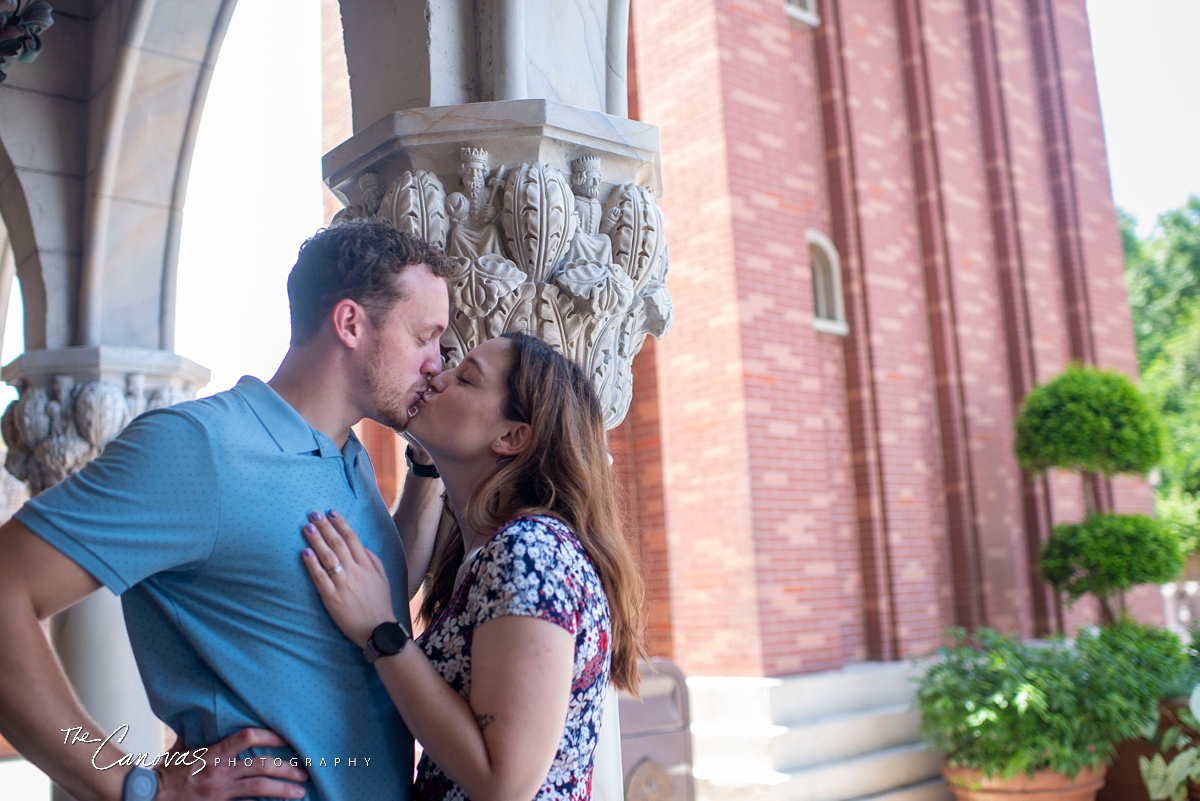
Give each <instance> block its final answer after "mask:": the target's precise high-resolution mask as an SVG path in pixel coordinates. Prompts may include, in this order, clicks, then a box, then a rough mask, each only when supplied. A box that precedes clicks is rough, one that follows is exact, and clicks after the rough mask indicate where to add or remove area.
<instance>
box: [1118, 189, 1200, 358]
mask: <svg viewBox="0 0 1200 801" xmlns="http://www.w3.org/2000/svg"><path fill="white" fill-rule="evenodd" d="M1120 222H1121V235H1122V241H1123V243H1124V245H1125V281H1126V285H1127V286H1128V288H1129V304H1130V306H1131V307H1132V309H1133V324H1134V334H1135V335H1136V336H1137V344H1138V361H1139V362H1140V363H1141V365H1142V368H1143V370H1145V369H1146V367H1147V366H1148V365H1149V364H1150V363H1151V362H1153V361H1154V360H1155V359H1156V358H1158V356H1159V355H1160V353H1161V352H1162V348H1163V344H1164V342H1165V340H1166V339H1167V338H1168V337H1169V336H1170V335H1171V334H1172V332H1175V331H1178V330H1180V329H1181V328H1182V326H1181V320H1182V316H1183V315H1185V314H1186V313H1187V310H1188V308H1189V307H1194V305H1195V304H1194V302H1195V301H1197V300H1198V299H1200V197H1196V196H1194V195H1193V196H1192V197H1190V198H1188V200H1187V202H1186V203H1184V205H1183V206H1181V207H1180V208H1178V209H1174V210H1172V211H1168V212H1167V213H1165V214H1162V215H1160V216H1159V218H1158V225H1157V226H1156V228H1155V231H1154V233H1152V234H1151V235H1150V236H1149V237H1147V238H1145V239H1140V238H1139V237H1138V236H1137V233H1136V231H1135V230H1134V225H1135V221H1134V219H1133V218H1132V217H1131V216H1129V215H1128V214H1126V213H1124V212H1122V213H1121V215H1120Z"/></svg>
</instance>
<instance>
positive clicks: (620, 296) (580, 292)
mask: <svg viewBox="0 0 1200 801" xmlns="http://www.w3.org/2000/svg"><path fill="white" fill-rule="evenodd" d="M553 282H554V283H555V284H557V285H558V286H559V287H561V288H562V289H565V290H566V291H567V292H568V293H569V294H570V295H572V296H574V297H575V301H576V305H577V307H578V309H579V312H580V313H581V314H586V315H590V316H593V317H597V318H601V319H604V318H608V317H612V316H613V315H615V314H620V313H622V312H624V311H626V310H627V309H628V308H629V304H630V302H631V301H632V300H633V281H631V280H630V279H629V276H627V275H625V273H623V272H621V271H619V270H617V269H614V268H613V266H612V265H608V264H601V263H600V262H598V261H577V262H575V263H574V264H571V265H568V266H567V267H565V268H564V269H563V270H562V271H560V272H558V273H557V274H555V276H554V278H553Z"/></svg>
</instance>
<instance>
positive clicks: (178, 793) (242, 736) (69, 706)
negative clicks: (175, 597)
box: [0, 520, 306, 801]
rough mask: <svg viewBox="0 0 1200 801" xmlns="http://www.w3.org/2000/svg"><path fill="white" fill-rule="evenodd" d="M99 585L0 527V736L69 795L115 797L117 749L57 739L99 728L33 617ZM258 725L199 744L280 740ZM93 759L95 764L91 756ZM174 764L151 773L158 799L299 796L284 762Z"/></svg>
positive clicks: (296, 773) (217, 751)
mask: <svg viewBox="0 0 1200 801" xmlns="http://www.w3.org/2000/svg"><path fill="white" fill-rule="evenodd" d="M99 588H100V582H98V581H96V579H95V578H93V577H92V575H91V574H90V573H88V572H87V571H86V570H84V569H83V568H82V567H80V566H79V565H78V564H76V563H75V562H74V561H73V560H71V559H70V558H69V557H67V556H65V555H64V554H63V553H62V552H61V551H59V550H58V549H57V548H55V547H53V546H52V545H50V544H48V543H47V542H46V541H45V540H43V539H42V538H41V537H39V536H37V535H36V534H34V533H33V532H32V531H30V530H29V529H28V528H26V527H25V526H23V525H22V524H21V523H18V522H17V521H15V520H10V521H8V522H7V523H5V524H4V525H3V526H0V642H3V643H5V647H4V648H0V734H3V735H4V736H5V737H6V738H7V739H8V741H9V742H10V743H12V745H13V746H14V747H15V748H16V749H17V750H18V751H20V752H21V754H22V755H23V756H24V757H26V758H27V759H28V760H29V761H30V762H32V763H33V764H35V765H37V766H38V767H39V768H41V769H42V770H43V771H44V772H45V773H46V774H47V775H49V776H50V778H52V779H53V780H54V781H55V782H56V783H57V784H59V785H60V786H62V787H64V788H65V789H66V790H67V791H68V792H69V793H70V794H71V795H72V796H74V797H75V798H77V799H79V801H117V799H120V798H121V795H122V786H123V784H124V782H125V776H126V774H127V773H128V770H127V769H126V768H124V767H118V768H114V769H112V770H98V769H97V768H96V767H95V766H96V765H102V766H103V765H113V764H114V763H116V762H117V760H119V759H120V758H121V757H122V756H124V753H125V752H124V751H122V750H121V749H119V748H117V747H116V746H113V745H111V744H106V745H104V747H103V749H102V750H100V751H99V752H97V751H96V750H95V748H94V747H92V746H85V745H81V744H77V745H75V746H73V747H72V746H68V745H66V744H65V743H64V738H66V737H67V736H68V735H67V734H64V733H63V732H62V731H61V730H62V729H70V728H72V727H74V726H80V727H82V731H87V732H90V733H91V735H92V737H94V738H96V739H102V738H104V737H106V736H107V735H108V734H109V732H104V731H103V730H102V728H101V727H100V726H99V725H98V724H97V723H96V721H95V720H93V719H92V717H91V716H90V715H88V713H87V712H86V711H85V710H84V708H83V706H82V705H81V704H80V703H79V699H78V698H76V697H75V693H74V691H72V689H71V686H70V684H69V683H68V682H67V677H66V676H65V675H64V674H63V671H62V666H61V665H60V663H59V661H58V657H57V656H55V654H54V651H53V650H52V649H51V648H50V643H49V642H48V641H47V640H46V636H45V634H44V633H43V632H42V627H41V625H40V624H39V621H41V620H44V619H45V618H47V617H49V616H51V615H53V614H57V613H58V612H61V611H62V610H64V609H66V608H68V607H70V606H71V605H73V604H74V603H76V602H77V601H80V600H82V599H83V598H84V597H86V596H88V595H90V594H91V593H92V592H94V591H96V590H97V589H99ZM282 745H286V742H284V741H283V740H282V739H280V738H279V737H278V736H277V735H275V734H274V733H272V732H269V731H266V730H265V729H243V730H241V731H239V732H235V733H234V734H231V735H230V736H229V737H227V738H225V739H224V740H222V741H221V742H219V743H216V744H214V745H213V746H212V747H211V748H210V749H209V756H210V757H213V756H225V757H226V758H229V757H233V756H236V755H237V754H239V753H241V752H242V751H243V750H245V749H246V748H249V747H251V746H282ZM93 759H95V764H93V762H92V760H93ZM194 771H195V768H193V767H190V766H181V767H179V768H175V767H173V768H171V769H170V770H165V771H161V772H160V784H159V793H158V796H157V798H159V799H161V801H178V800H179V799H193V798H195V799H198V798H206V799H228V798H237V797H243V796H247V795H253V796H255V797H262V796H269V797H273V798H300V797H301V796H303V795H304V788H303V787H302V786H301V785H299V784H293V783H291V782H302V781H304V780H305V778H306V775H305V773H304V771H302V770H300V769H299V768H293V767H291V766H289V765H287V764H286V763H285V764H284V765H283V766H282V767H279V768H277V767H275V766H274V765H273V764H270V763H268V764H267V765H266V766H265V767H262V766H258V765H257V764H256V765H255V766H253V767H245V766H238V767H236V768H232V769H228V768H227V769H224V770H221V769H215V770H214V769H213V768H209V769H207V770H203V771H200V772H199V773H195V775H193V772H194Z"/></svg>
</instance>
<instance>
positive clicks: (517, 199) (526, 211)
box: [503, 164, 575, 283]
mask: <svg viewBox="0 0 1200 801" xmlns="http://www.w3.org/2000/svg"><path fill="white" fill-rule="evenodd" d="M503 219H504V235H505V238H506V240H507V242H508V252H509V254H510V255H511V256H512V258H513V259H514V260H515V261H516V263H517V266H518V267H520V268H521V269H522V270H524V271H525V272H526V273H527V274H528V275H529V278H530V280H532V281H535V282H537V283H541V282H542V281H545V280H546V277H547V276H548V275H549V274H550V271H551V270H552V269H554V267H555V265H557V264H558V263H559V262H560V261H561V260H562V257H563V256H564V255H565V254H566V252H567V248H568V246H569V245H570V243H571V238H572V237H573V236H575V196H574V195H573V194H572V193H571V182H570V181H569V180H567V177H566V176H565V175H563V174H562V173H561V172H560V171H558V170H556V169H555V168H554V167H551V166H549V165H548V164H522V165H520V166H519V167H517V168H516V169H514V170H513V171H512V172H511V173H509V175H508V180H507V181H505V184H504V216H503Z"/></svg>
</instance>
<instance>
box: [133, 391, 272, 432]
mask: <svg viewBox="0 0 1200 801" xmlns="http://www.w3.org/2000/svg"><path fill="white" fill-rule="evenodd" d="M248 412H249V409H248V407H247V406H246V403H245V401H244V400H242V399H241V398H240V397H239V396H238V395H237V393H236V392H235V391H234V390H231V389H229V390H225V391H224V392H218V393H217V394H215V395H210V396H208V397H206V398H197V399H195V400H186V401H181V402H179V403H176V404H173V405H171V406H163V407H160V408H157V409H148V410H147V411H144V412H142V413H141V414H139V415H138V416H137V417H135V418H133V420H132V421H130V423H129V425H128V426H127V427H126V428H125V430H124V431H123V432H122V433H121V436H120V439H125V440H128V439H130V438H140V439H145V438H151V439H157V438H160V437H166V438H169V439H171V440H173V441H175V442H176V443H178V444H182V442H185V441H187V440H192V439H195V440H208V441H220V440H221V439H222V438H223V437H224V436H225V435H226V434H228V433H229V432H230V431H231V429H232V428H235V427H236V426H235V424H236V423H237V421H239V420H242V419H245V417H246V415H247V413H248Z"/></svg>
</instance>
